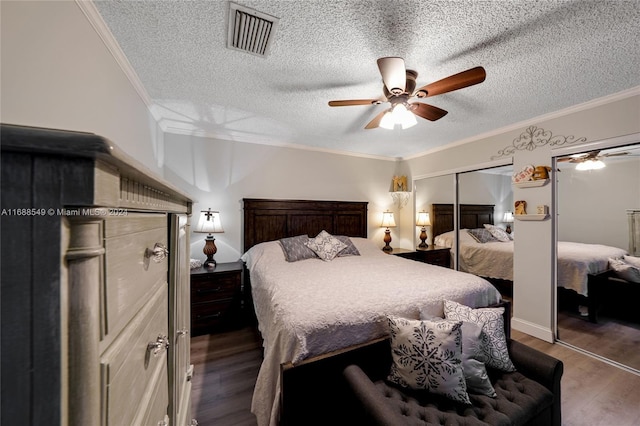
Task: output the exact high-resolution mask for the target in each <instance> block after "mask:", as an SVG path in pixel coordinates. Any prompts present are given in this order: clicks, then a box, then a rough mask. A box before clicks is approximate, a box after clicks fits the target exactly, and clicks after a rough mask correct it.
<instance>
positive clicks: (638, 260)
mask: <svg viewBox="0 0 640 426" xmlns="http://www.w3.org/2000/svg"><path fill="white" fill-rule="evenodd" d="M624 261H625V262H627V263H628V264H629V265H631V266H635V267H636V268H640V257H635V256H627V255H625V256H624Z"/></svg>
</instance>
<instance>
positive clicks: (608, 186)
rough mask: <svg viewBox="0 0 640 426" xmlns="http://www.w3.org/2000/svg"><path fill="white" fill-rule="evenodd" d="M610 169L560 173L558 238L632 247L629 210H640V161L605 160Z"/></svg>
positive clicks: (570, 169) (564, 169) (572, 169)
mask: <svg viewBox="0 0 640 426" xmlns="http://www.w3.org/2000/svg"><path fill="white" fill-rule="evenodd" d="M605 162H606V164H607V167H605V168H603V169H600V170H591V171H579V170H576V169H575V165H574V164H570V163H563V167H562V172H560V173H559V174H558V239H559V240H561V241H576V242H581V243H591V244H605V245H609V246H614V247H620V248H622V249H625V250H628V248H629V225H628V217H627V212H626V210H627V209H638V208H640V158H637V157H632V158H622V159H615V158H610V159H608V160H606V159H605Z"/></svg>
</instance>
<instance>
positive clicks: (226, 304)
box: [191, 299, 239, 334]
mask: <svg viewBox="0 0 640 426" xmlns="http://www.w3.org/2000/svg"><path fill="white" fill-rule="evenodd" d="M238 308H239V303H238V301H237V300H235V299H226V300H219V301H215V302H208V303H199V304H197V305H192V306H191V329H192V334H199V331H200V330H211V329H213V328H216V327H218V326H220V325H223V324H225V323H229V322H230V321H232V320H234V319H235V317H236V316H237V313H238Z"/></svg>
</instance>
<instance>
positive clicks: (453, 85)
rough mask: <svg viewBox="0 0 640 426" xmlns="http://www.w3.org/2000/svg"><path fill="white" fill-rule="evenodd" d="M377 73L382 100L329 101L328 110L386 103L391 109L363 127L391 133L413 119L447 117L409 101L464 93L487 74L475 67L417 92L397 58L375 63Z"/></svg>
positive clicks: (413, 78) (413, 80)
mask: <svg viewBox="0 0 640 426" xmlns="http://www.w3.org/2000/svg"><path fill="white" fill-rule="evenodd" d="M378 69H379V70H380V74H381V75H382V81H383V83H384V85H383V86H382V92H383V95H384V96H383V97H380V98H378V99H351V100H340V101H329V106H332V107H337V106H352V105H378V104H381V103H382V102H389V103H390V104H391V108H389V109H387V110H385V111H382V112H380V113H379V114H378V115H376V116H375V117H374V119H373V120H371V121H370V122H369V123H368V124H367V125H366V126H365V129H375V128H376V127H383V128H386V129H393V128H394V125H395V124H401V125H402V128H403V129H406V128H408V127H411V126H413V125H414V124H416V119H415V116H416V115H417V116H418V117H422V118H425V119H427V120H430V121H436V120H439V119H441V118H442V117H444V116H445V115H447V111H445V110H443V109H441V108H438V107H436V106H433V105H429V104H425V103H422V102H412V103H409V100H410V99H412V98H414V97H415V98H419V99H422V98H427V97H430V96H436V95H441V94H443V93H447V92H452V91H454V90H458V89H463V88H465V87H469V86H473V85H474V84H478V83H482V82H483V81H484V79H485V77H486V72H485V70H484V68H482V67H475V68H471V69H468V70H466V71H462V72H460V73H458V74H454V75H451V76H449V77H446V78H443V79H442V80H438V81H436V82H433V83H430V84H427V85H426V86H422V87H420V88H418V89H417V90H416V78H417V77H418V73H417V72H416V71H414V70H408V69H406V68H405V64H404V60H403V59H402V58H398V57H385V58H380V59H378Z"/></svg>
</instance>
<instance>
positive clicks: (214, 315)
mask: <svg viewBox="0 0 640 426" xmlns="http://www.w3.org/2000/svg"><path fill="white" fill-rule="evenodd" d="M220 315H222V312H216V313H215V314H211V315H197V318H198V319H199V320H202V319H209V318H218V317H219V316H220Z"/></svg>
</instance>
